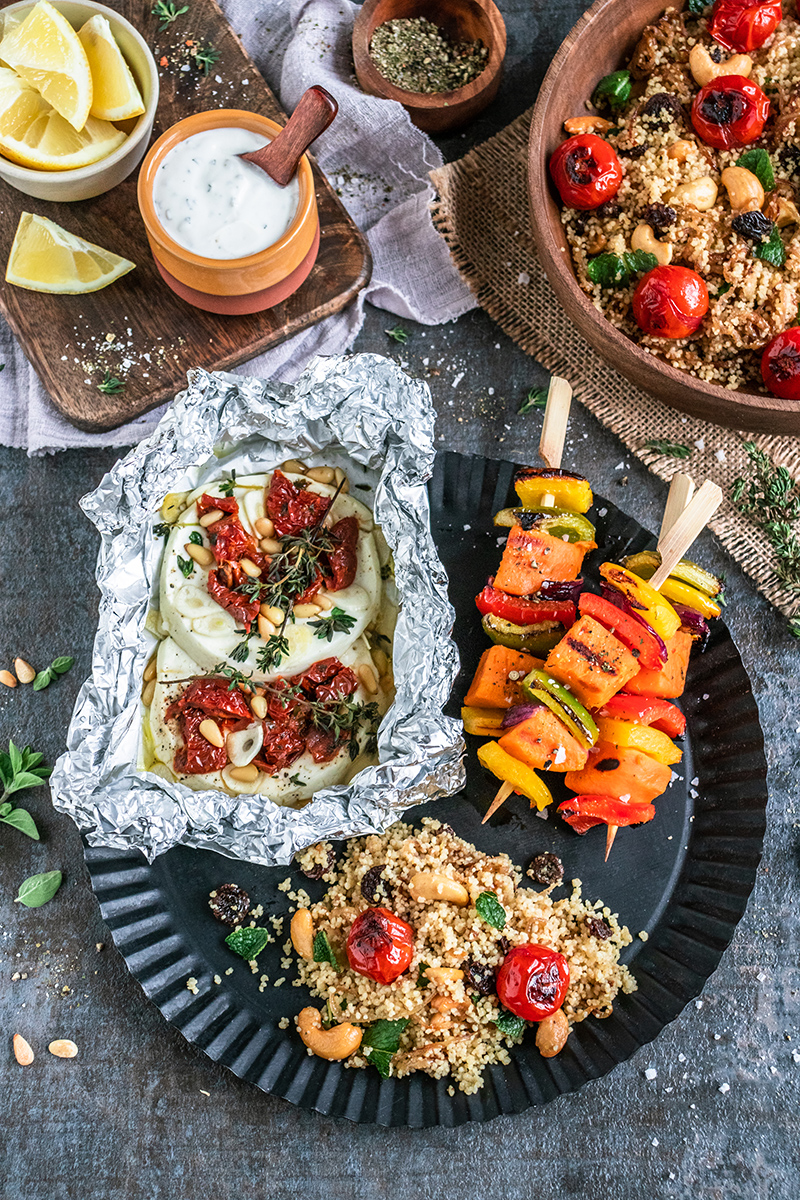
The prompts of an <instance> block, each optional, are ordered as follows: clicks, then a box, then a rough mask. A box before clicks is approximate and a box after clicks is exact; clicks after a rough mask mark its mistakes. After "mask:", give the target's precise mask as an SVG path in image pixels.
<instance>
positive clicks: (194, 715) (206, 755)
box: [168, 708, 228, 775]
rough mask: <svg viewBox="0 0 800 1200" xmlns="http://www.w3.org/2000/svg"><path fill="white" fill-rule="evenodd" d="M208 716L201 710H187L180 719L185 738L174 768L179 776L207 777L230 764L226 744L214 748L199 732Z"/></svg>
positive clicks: (176, 755)
mask: <svg viewBox="0 0 800 1200" xmlns="http://www.w3.org/2000/svg"><path fill="white" fill-rule="evenodd" d="M168 715H169V714H168ZM207 716H208V714H207V713H205V712H203V711H202V710H201V709H199V708H187V709H185V710H184V711H183V712H181V713H180V715H179V717H178V722H179V725H180V731H181V737H182V738H183V745H182V746H180V747H179V748H178V749H177V750H176V751H175V761H174V766H175V771H176V773H177V774H178V775H206V774H208V773H209V772H211V771H221V770H223V768H224V767H226V766H227V764H228V752H227V750H226V749H225V746H224V744H223V745H222V746H212V745H211V742H207V741H206V739H205V738H204V737H203V736H202V734H201V733H199V732H198V730H199V728H200V725H201V723H202V722H203V721H205V720H206V718H207Z"/></svg>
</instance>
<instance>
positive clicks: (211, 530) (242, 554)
mask: <svg viewBox="0 0 800 1200" xmlns="http://www.w3.org/2000/svg"><path fill="white" fill-rule="evenodd" d="M214 509H217V510H218V511H219V512H223V513H225V516H224V517H220V519H219V520H218V521H215V522H214V524H213V525H209V526H208V528H207V529H206V533H207V534H208V540H209V541H210V542H211V549H212V550H213V552H214V557H215V559H216V560H217V562H218V563H226V562H230V563H236V562H238V561H239V559H241V558H249V559H250V560H251V561H252V562H254V563H255V564H256V566H259V567H263V566H264V565H265V559H264V556H263V554H262V553H261V551H260V550H259V548H258V546H257V544H256V541H255V539H254V538H253V537H251V536H250V534H249V533H248V532H247V530H246V529H245V528H244V526H243V525H242V522H241V521H240V519H239V502H238V500H236V499H235V497H233V496H209V495H208V493H207V492H203V495H202V496H201V497H200V499H199V500H198V501H197V516H198V519H199V518H200V517H204V516H205V515H206V513H209V512H212V511H213V510H214Z"/></svg>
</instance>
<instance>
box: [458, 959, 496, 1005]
mask: <svg viewBox="0 0 800 1200" xmlns="http://www.w3.org/2000/svg"><path fill="white" fill-rule="evenodd" d="M461 970H462V971H463V972H464V981H465V983H468V984H471V985H472V987H474V988H475V991H476V992H477V993H478V994H479V995H480V996H490V995H491V994H492V992H493V991H494V990H495V968H494V967H490V966H489V964H488V963H479V962H476V961H475V959H474V958H468V959H467V961H466V962H463V963H462V964H461Z"/></svg>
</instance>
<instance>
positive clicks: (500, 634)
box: [481, 613, 564, 658]
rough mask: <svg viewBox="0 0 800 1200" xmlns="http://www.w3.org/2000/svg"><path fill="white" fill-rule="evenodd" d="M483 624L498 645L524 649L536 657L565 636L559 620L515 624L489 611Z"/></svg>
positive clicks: (541, 656)
mask: <svg viewBox="0 0 800 1200" xmlns="http://www.w3.org/2000/svg"><path fill="white" fill-rule="evenodd" d="M481 624H482V625H483V631H484V633H485V634H486V636H487V637H488V638H490V639H491V641H493V642H494V643H495V645H496V646H508V648H509V649H510V650H522V651H523V653H525V654H533V655H535V657H536V658H544V657H545V655H547V654H548V653H549V651H550V650H552V649H553V646H557V645H558V643H559V642H560V641H561V638H562V637H563V636H564V628H563V626H562V625H559V623H558V622H557V621H541V622H540V623H539V624H538V625H515V624H514V623H513V621H506V620H505V618H503V617H496V616H495V615H494V613H487V614H486V616H485V617H484V618H483V620H482V622H481Z"/></svg>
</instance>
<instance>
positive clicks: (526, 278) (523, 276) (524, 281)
mask: <svg viewBox="0 0 800 1200" xmlns="http://www.w3.org/2000/svg"><path fill="white" fill-rule="evenodd" d="M530 281H531V277H530V275H529V274H528V272H527V271H520V273H519V275H518V276H517V283H518V284H519V285H520V287H527V286H528V284H529V283H530Z"/></svg>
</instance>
